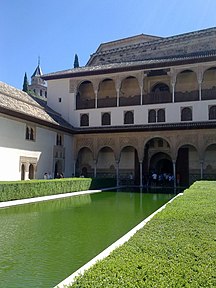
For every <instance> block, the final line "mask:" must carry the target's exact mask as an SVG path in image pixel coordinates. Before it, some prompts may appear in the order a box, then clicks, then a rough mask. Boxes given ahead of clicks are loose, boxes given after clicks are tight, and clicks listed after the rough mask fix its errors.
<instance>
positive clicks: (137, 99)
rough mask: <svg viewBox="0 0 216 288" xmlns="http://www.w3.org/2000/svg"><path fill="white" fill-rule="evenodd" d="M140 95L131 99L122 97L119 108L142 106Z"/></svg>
mask: <svg viewBox="0 0 216 288" xmlns="http://www.w3.org/2000/svg"><path fill="white" fill-rule="evenodd" d="M140 97H141V96H140V95H135V96H129V97H120V98H119V106H134V105H140V104H141V103H140Z"/></svg>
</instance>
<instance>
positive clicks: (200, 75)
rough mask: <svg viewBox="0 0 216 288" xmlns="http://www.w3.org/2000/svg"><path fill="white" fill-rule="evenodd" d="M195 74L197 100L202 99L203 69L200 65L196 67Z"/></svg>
mask: <svg viewBox="0 0 216 288" xmlns="http://www.w3.org/2000/svg"><path fill="white" fill-rule="evenodd" d="M196 76H197V82H198V86H199V101H201V100H202V81H203V69H202V67H198V68H197V69H196Z"/></svg>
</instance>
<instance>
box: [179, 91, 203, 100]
mask: <svg viewBox="0 0 216 288" xmlns="http://www.w3.org/2000/svg"><path fill="white" fill-rule="evenodd" d="M198 100H199V91H198V90H194V91H190V92H175V102H188V101H198Z"/></svg>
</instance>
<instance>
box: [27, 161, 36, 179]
mask: <svg viewBox="0 0 216 288" xmlns="http://www.w3.org/2000/svg"><path fill="white" fill-rule="evenodd" d="M34 173H35V169H34V165H33V164H30V165H29V176H28V178H29V179H30V180H32V179H34Z"/></svg>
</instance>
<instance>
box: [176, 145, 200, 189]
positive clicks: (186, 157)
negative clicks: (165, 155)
mask: <svg viewBox="0 0 216 288" xmlns="http://www.w3.org/2000/svg"><path fill="white" fill-rule="evenodd" d="M176 172H177V173H178V174H179V175H180V179H181V184H182V185H183V186H188V185H189V184H191V183H193V182H194V181H196V180H199V179H200V157H199V153H198V150H197V148H196V147H195V145H193V144H190V143H187V142H186V143H182V145H181V146H179V147H178V155H177V160H176Z"/></svg>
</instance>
